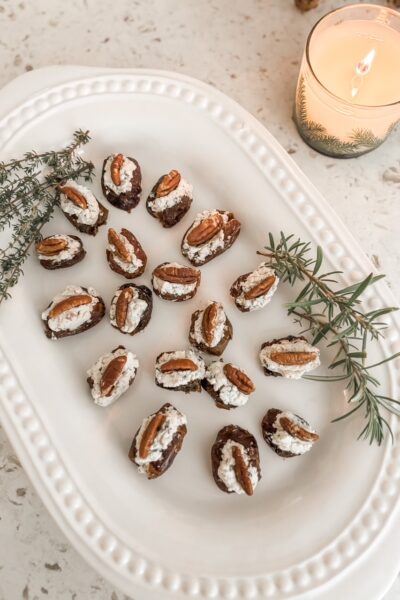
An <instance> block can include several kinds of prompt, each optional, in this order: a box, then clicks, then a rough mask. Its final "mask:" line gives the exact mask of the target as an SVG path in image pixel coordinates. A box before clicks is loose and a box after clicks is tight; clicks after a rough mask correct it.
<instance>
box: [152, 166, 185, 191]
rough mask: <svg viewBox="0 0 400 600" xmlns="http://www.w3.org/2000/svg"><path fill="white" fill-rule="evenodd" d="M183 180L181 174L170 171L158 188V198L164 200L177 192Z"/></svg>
mask: <svg viewBox="0 0 400 600" xmlns="http://www.w3.org/2000/svg"><path fill="white" fill-rule="evenodd" d="M180 180H181V176H180V173H179V172H178V171H175V169H174V170H173V171H170V172H169V173H168V174H167V175H164V177H162V179H161V181H160V183H159V184H158V186H157V190H156V198H163V197H164V196H168V194H170V193H171V192H173V191H174V190H176V188H177V187H178V185H179V182H180Z"/></svg>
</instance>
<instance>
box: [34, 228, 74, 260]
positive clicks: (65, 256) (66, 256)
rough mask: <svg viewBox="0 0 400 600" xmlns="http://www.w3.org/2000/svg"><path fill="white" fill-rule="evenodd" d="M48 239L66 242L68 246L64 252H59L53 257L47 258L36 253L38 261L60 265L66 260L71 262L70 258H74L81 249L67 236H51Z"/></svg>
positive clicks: (45, 255)
mask: <svg viewBox="0 0 400 600" xmlns="http://www.w3.org/2000/svg"><path fill="white" fill-rule="evenodd" d="M48 239H52V240H66V241H67V242H68V246H67V247H66V248H65V249H64V250H61V252H58V254H55V255H53V256H48V255H47V254H40V252H38V258H39V260H42V261H49V262H53V263H60V262H64V261H65V262H66V261H67V260H71V259H72V258H74V257H75V256H76V255H77V254H78V253H79V251H80V249H81V244H80V243H79V242H78V240H74V238H72V237H71V236H69V235H52V236H50V238H48Z"/></svg>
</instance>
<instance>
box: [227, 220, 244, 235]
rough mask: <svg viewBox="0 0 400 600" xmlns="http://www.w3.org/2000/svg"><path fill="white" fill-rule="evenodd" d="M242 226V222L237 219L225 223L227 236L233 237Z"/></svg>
mask: <svg viewBox="0 0 400 600" xmlns="http://www.w3.org/2000/svg"><path fill="white" fill-rule="evenodd" d="M240 227H241V225H240V222H239V221H238V220H237V219H231V220H230V221H228V222H227V223H225V225H224V234H225V237H226V238H227V239H228V238H230V237H233V236H235V237H236V236H237V235H238V233H239V231H240Z"/></svg>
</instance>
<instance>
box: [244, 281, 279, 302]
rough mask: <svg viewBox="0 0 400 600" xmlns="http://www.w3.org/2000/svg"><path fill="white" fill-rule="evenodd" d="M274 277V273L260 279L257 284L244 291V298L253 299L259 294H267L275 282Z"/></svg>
mask: <svg viewBox="0 0 400 600" xmlns="http://www.w3.org/2000/svg"><path fill="white" fill-rule="evenodd" d="M275 279H276V277H275V276H274V275H268V277H266V278H265V279H263V280H262V281H260V283H258V284H257V285H255V286H254V287H253V288H251V290H249V291H248V292H245V294H244V297H245V299H246V300H254V298H259V297H260V296H264V294H267V293H268V292H269V290H270V289H271V288H272V286H273V285H274V283H275Z"/></svg>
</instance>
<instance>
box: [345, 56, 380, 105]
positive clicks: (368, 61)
mask: <svg viewBox="0 0 400 600" xmlns="http://www.w3.org/2000/svg"><path fill="white" fill-rule="evenodd" d="M375 57H376V50H375V48H373V49H372V50H370V51H369V52H368V54H366V55H365V56H364V58H362V59H361V60H360V62H359V63H358V64H357V66H356V74H355V76H354V77H353V79H352V82H351V83H352V88H351V97H352V98H355V97H356V96H357V94H358V92H359V91H360V88H361V86H362V84H363V79H362V78H363V77H365V76H366V75H368V73H369V72H370V70H371V68H372V63H373V62H374V60H375Z"/></svg>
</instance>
